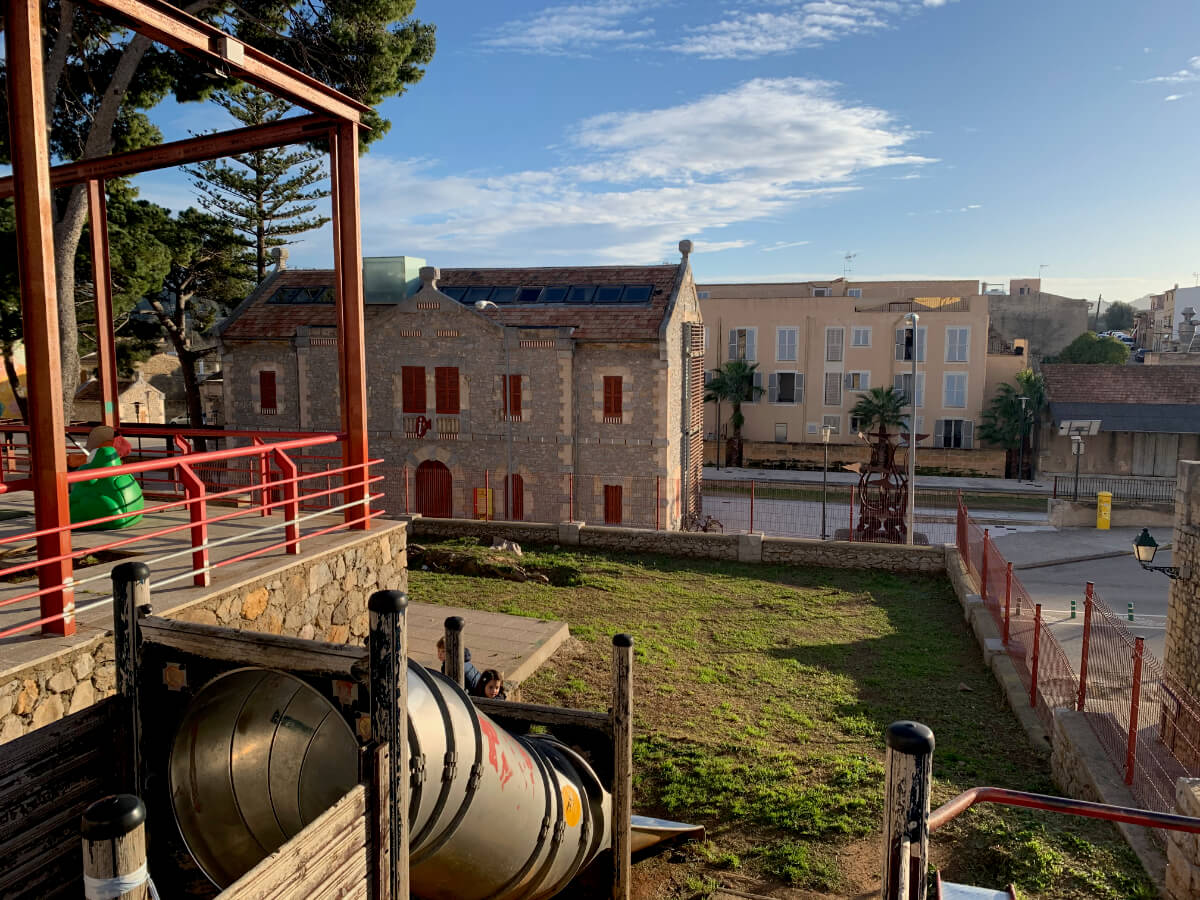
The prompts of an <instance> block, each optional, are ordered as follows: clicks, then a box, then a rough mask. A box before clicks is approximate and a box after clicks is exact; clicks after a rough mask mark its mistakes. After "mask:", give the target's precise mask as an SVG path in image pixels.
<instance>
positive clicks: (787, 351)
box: [775, 328, 796, 362]
mask: <svg viewBox="0 0 1200 900" xmlns="http://www.w3.org/2000/svg"><path fill="white" fill-rule="evenodd" d="M775 335H776V348H775V359H776V360H778V361H779V362H785V361H787V362H794V361H795V359H796V329H795V328H777V329H775Z"/></svg>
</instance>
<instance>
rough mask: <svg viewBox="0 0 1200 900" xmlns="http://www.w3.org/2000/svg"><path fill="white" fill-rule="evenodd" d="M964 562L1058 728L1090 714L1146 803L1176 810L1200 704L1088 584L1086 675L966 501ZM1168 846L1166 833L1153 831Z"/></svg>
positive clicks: (1044, 712)
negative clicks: (1057, 718)
mask: <svg viewBox="0 0 1200 900" xmlns="http://www.w3.org/2000/svg"><path fill="white" fill-rule="evenodd" d="M956 533H957V544H958V549H959V553H960V555H961V556H962V559H963V561H964V563H965V564H966V565H967V568H968V569H969V570H970V572H971V574H972V576H974V577H975V579H976V580H977V581H978V583H979V585H980V595H981V597H982V599H983V602H984V605H985V607H986V608H987V610H988V611H989V612H990V613H991V615H992V618H993V619H994V620H995V622H996V624H997V626H998V627H999V628H1000V631H1001V634H1002V635H1003V642H1004V648H1005V650H1006V651H1007V653H1008V655H1009V657H1010V658H1011V659H1012V660H1013V663H1014V665H1015V667H1016V670H1017V673H1018V675H1019V676H1020V678H1021V681H1022V683H1023V684H1024V685H1025V688H1026V690H1027V692H1028V694H1029V698H1030V705H1031V706H1032V707H1034V708H1035V709H1036V711H1037V714H1038V716H1039V717H1040V718H1041V720H1042V722H1043V723H1044V724H1046V726H1047V728H1049V727H1050V725H1051V723H1052V719H1053V711H1054V710H1055V709H1076V710H1078V711H1080V712H1085V713H1087V718H1088V722H1089V723H1090V724H1091V726H1092V729H1093V730H1094V731H1095V733H1096V737H1097V739H1098V740H1099V741H1100V743H1101V745H1102V746H1103V747H1104V749H1105V752H1106V753H1107V755H1108V758H1109V760H1110V761H1111V762H1112V764H1113V767H1114V768H1115V769H1116V770H1117V771H1118V772H1119V773H1120V774H1121V776H1122V777H1123V778H1124V780H1125V783H1126V784H1128V785H1129V786H1130V788H1131V790H1132V792H1133V795H1134V796H1135V797H1136V798H1137V800H1138V802H1139V803H1141V804H1143V805H1144V806H1146V807H1147V808H1148V809H1151V810H1158V811H1161V812H1168V811H1170V810H1171V809H1173V808H1174V803H1175V781H1176V779H1177V778H1179V777H1183V776H1188V777H1197V776H1200V701H1197V699H1196V698H1195V697H1193V696H1191V694H1189V693H1188V691H1187V690H1186V689H1185V688H1184V687H1183V686H1182V685H1180V684H1179V683H1178V681H1177V680H1175V679H1173V678H1171V677H1169V676H1168V675H1167V673H1166V670H1165V669H1164V667H1163V664H1162V661H1161V660H1159V659H1158V658H1157V657H1155V656H1154V655H1153V654H1151V653H1148V652H1146V649H1145V647H1144V645H1143V639H1142V638H1140V637H1135V636H1134V635H1133V634H1131V633H1130V631H1129V630H1128V629H1127V628H1126V627H1125V625H1124V624H1123V623H1122V621H1121V619H1120V617H1119V616H1118V615H1117V614H1116V613H1115V612H1113V610H1112V609H1111V608H1110V607H1109V606H1108V605H1107V604H1106V603H1105V602H1104V601H1103V600H1102V599H1101V598H1100V596H1099V594H1098V593H1097V592H1096V590H1095V586H1094V585H1093V584H1092V583H1091V582H1088V583H1087V585H1086V586H1085V588H1084V590H1083V595H1084V611H1083V623H1082V628H1083V631H1082V635H1081V645H1080V646H1081V652H1080V660H1079V673H1078V674H1076V673H1075V671H1074V669H1073V667H1072V666H1071V663H1070V660H1069V658H1068V657H1067V654H1066V653H1065V652H1064V650H1063V648H1062V646H1061V644H1060V643H1059V642H1058V640H1057V639H1056V638H1055V637H1054V635H1053V634H1052V633H1051V631H1050V629H1049V628H1048V627H1047V625H1046V623H1045V622H1044V621H1043V620H1042V615H1041V605H1040V604H1038V603H1036V602H1034V600H1033V598H1032V597H1031V596H1030V595H1029V593H1028V591H1026V589H1025V586H1024V585H1023V584H1021V582H1020V579H1018V578H1017V577H1016V576H1014V575H1013V572H1012V565H1011V564H1010V563H1008V562H1007V561H1006V560H1005V559H1004V557H1003V555H1002V554H1001V553H1000V552H999V551H998V550H997V549H996V547H995V545H994V544H993V543H992V542H991V540H990V538H989V535H988V531H987V529H985V528H981V527H980V526H979V525H978V524H977V523H976V522H973V521H972V520H971V518H970V513H969V511H968V510H967V508H966V506H965V505H964V504H963V503H962V501H961V499H960V500H959V504H958V522H957V527H956ZM1152 834H1154V835H1155V836H1156V838H1157V839H1159V840H1162V836H1161V833H1160V832H1152Z"/></svg>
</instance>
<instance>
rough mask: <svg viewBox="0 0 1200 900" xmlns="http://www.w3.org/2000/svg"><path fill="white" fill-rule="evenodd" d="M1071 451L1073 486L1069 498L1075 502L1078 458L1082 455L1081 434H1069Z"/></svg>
mask: <svg viewBox="0 0 1200 900" xmlns="http://www.w3.org/2000/svg"><path fill="white" fill-rule="evenodd" d="M1071 453H1072V455H1073V456H1074V457H1075V487H1074V489H1073V490H1072V492H1071V493H1072V497H1071V500H1072V501H1073V502H1077V501H1078V500H1079V458H1080V457H1081V456H1083V437H1082V436H1081V435H1078V434H1073V435H1071Z"/></svg>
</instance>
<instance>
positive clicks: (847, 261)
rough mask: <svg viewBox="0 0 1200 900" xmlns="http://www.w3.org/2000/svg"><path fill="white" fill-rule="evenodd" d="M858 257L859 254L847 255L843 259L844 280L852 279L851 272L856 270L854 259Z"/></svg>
mask: <svg viewBox="0 0 1200 900" xmlns="http://www.w3.org/2000/svg"><path fill="white" fill-rule="evenodd" d="M856 256H858V254H857V253H847V254H846V255H845V256H843V257H842V277H843V278H849V277H850V270H851V269H853V268H854V257H856Z"/></svg>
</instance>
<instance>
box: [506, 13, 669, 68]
mask: <svg viewBox="0 0 1200 900" xmlns="http://www.w3.org/2000/svg"><path fill="white" fill-rule="evenodd" d="M653 5H656V4H655V3H654V2H653V0H600V2H597V3H578V4H568V5H565V6H549V7H547V8H545V9H543V10H541V11H539V12H537V13H535V14H533V15H532V16H529V17H527V18H524V19H516V20H513V21H511V22H506V23H505V24H504V25H502V26H500V28H499V29H498V30H497V32H496V33H495V34H493V35H492V36H491V37H489V38H487V39H485V40H484V41H483V44H484V46H486V47H492V48H495V49H498V50H525V51H529V52H534V53H545V54H549V55H555V56H582V55H586V54H588V53H591V52H592V51H594V50H596V49H597V48H598V47H600V46H609V47H614V48H618V49H621V48H629V47H631V46H636V45H638V44H640V43H641V42H643V41H645V40H646V39H648V38H650V37H652V36H653V35H654V29H653V28H650V27H648V26H649V24H650V23H651V22H652V20H651V19H648V18H646V17H645V15H644V13H645V11H646V9H648V8H650V7H651V6H653ZM633 19H636V20H637V21H636V22H635V21H627V20H633Z"/></svg>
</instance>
